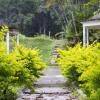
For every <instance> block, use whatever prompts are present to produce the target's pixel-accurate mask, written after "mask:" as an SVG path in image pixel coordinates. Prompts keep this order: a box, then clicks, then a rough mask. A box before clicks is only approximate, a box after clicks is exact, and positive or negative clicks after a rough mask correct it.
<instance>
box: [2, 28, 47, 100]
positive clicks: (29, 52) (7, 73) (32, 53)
mask: <svg viewBox="0 0 100 100" xmlns="http://www.w3.org/2000/svg"><path fill="white" fill-rule="evenodd" d="M6 29H7V28H6V27H5V28H4V27H3V31H2V30H0V33H2V35H0V100H15V99H16V97H17V94H18V92H19V90H20V89H21V88H22V87H26V88H31V89H32V90H34V86H33V82H34V81H36V79H37V78H39V77H40V76H41V71H42V70H43V69H44V68H45V64H44V63H43V61H42V59H41V57H40V55H39V50H35V49H27V48H24V47H23V46H20V45H19V46H16V47H15V49H14V50H13V51H12V52H11V53H10V54H9V55H7V54H6V49H4V48H5V44H4V40H3V39H4V33H5V32H7V31H6Z"/></svg>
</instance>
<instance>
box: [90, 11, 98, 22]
mask: <svg viewBox="0 0 100 100" xmlns="http://www.w3.org/2000/svg"><path fill="white" fill-rule="evenodd" d="M93 20H100V13H99V14H96V15H94V16H93V17H91V18H90V19H89V21H93Z"/></svg>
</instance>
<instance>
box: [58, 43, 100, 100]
mask: <svg viewBox="0 0 100 100" xmlns="http://www.w3.org/2000/svg"><path fill="white" fill-rule="evenodd" d="M59 55H60V58H58V64H59V65H60V68H61V70H62V73H63V74H64V76H65V77H66V78H68V79H69V80H70V81H71V82H75V83H76V84H77V85H78V86H80V87H81V89H82V90H83V91H84V93H85V94H86V95H87V97H88V98H89V100H99V99H100V95H99V94H98V93H99V91H100V70H99V69H100V43H96V44H92V45H90V46H89V47H87V48H84V47H81V46H80V44H77V45H76V46H75V47H74V48H68V49H67V50H61V49H60V50H59Z"/></svg>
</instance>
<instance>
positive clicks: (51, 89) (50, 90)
mask: <svg viewBox="0 0 100 100" xmlns="http://www.w3.org/2000/svg"><path fill="white" fill-rule="evenodd" d="M35 92H36V93H48V94H50V93H70V91H69V90H68V89H67V88H66V87H42V88H36V89H35Z"/></svg>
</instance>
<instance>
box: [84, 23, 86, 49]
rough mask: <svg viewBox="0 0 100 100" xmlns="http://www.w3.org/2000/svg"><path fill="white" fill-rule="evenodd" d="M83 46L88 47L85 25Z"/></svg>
mask: <svg viewBox="0 0 100 100" xmlns="http://www.w3.org/2000/svg"><path fill="white" fill-rule="evenodd" d="M83 46H84V47H86V28H85V26H84V25H83Z"/></svg>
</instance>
